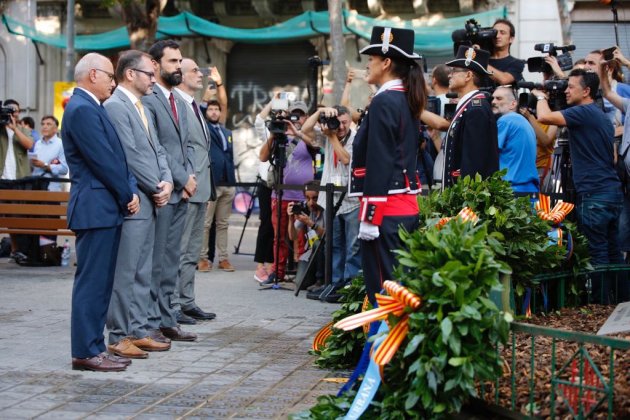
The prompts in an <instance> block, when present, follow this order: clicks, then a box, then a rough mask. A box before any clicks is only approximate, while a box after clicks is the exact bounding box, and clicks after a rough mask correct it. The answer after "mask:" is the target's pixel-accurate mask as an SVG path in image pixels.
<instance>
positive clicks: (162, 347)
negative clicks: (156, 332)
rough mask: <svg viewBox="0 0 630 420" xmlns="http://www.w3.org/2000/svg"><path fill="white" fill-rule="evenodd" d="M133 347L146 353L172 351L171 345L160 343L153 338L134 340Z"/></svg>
mask: <svg viewBox="0 0 630 420" xmlns="http://www.w3.org/2000/svg"><path fill="white" fill-rule="evenodd" d="M132 342H133V345H134V346H136V347H138V348H139V349H140V350H144V351H167V350H170V349H171V343H160V342H158V341H155V340H154V339H152V338H151V337H144V338H140V339H138V340H133V341H132Z"/></svg>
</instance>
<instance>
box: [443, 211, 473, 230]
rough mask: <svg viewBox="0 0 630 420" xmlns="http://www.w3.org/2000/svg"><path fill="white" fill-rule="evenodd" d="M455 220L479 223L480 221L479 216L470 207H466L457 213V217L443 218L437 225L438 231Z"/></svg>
mask: <svg viewBox="0 0 630 420" xmlns="http://www.w3.org/2000/svg"><path fill="white" fill-rule="evenodd" d="M453 219H461V220H462V221H463V222H473V223H477V222H478V221H479V216H477V214H475V212H474V211H473V210H472V209H471V208H470V207H464V208H463V209H461V210H460V211H459V213H457V216H455V217H442V218H441V219H440V220H439V221H438V222H437V224H436V226H437V227H438V229H441V228H442V226H444V225H445V224H447V223H448V222H449V221H450V220H453Z"/></svg>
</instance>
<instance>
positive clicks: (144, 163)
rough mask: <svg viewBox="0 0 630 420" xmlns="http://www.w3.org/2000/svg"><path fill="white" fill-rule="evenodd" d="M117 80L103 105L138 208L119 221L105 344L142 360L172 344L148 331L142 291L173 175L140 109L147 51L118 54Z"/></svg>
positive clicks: (148, 72)
mask: <svg viewBox="0 0 630 420" xmlns="http://www.w3.org/2000/svg"><path fill="white" fill-rule="evenodd" d="M116 80H117V81H118V87H116V90H115V91H114V93H113V94H112V97H111V98H109V99H108V100H107V101H106V102H105V104H104V106H105V110H106V111H107V115H109V118H110V119H111V120H112V123H113V124H114V128H115V129H116V132H117V133H118V137H119V138H120V142H121V143H122V145H123V149H124V150H125V154H126V156H127V165H129V169H130V170H131V172H132V173H133V174H134V176H135V177H136V180H137V181H138V190H139V192H138V195H139V196H140V201H141V202H142V207H141V209H140V212H139V213H138V214H136V215H134V216H129V217H126V218H125V221H124V222H123V227H122V234H121V237H120V247H119V248H118V258H117V262H116V272H115V275H114V289H113V293H112V300H111V302H110V304H109V311H108V312H107V329H108V330H109V343H110V345H109V347H108V348H109V350H110V351H111V352H112V353H114V354H117V355H118V356H123V357H130V358H134V359H135V358H137V359H144V358H146V357H147V356H148V354H147V352H148V351H165V350H169V349H170V347H171V344H170V343H164V342H159V341H156V340H155V339H153V338H151V336H150V332H149V328H148V321H147V317H148V315H149V310H150V306H151V301H150V299H147V296H149V294H150V293H151V271H152V263H153V258H152V255H153V245H154V242H155V215H156V209H157V208H159V207H163V206H165V205H166V203H167V202H168V199H169V198H170V195H171V191H172V189H173V180H172V178H171V171H170V170H169V169H168V163H167V162H166V154H165V153H164V149H163V148H162V147H161V146H160V143H158V142H157V135H156V133H155V126H154V123H153V120H150V119H149V118H150V117H151V115H150V114H149V113H145V112H144V107H143V106H142V102H141V101H140V98H142V97H143V96H145V95H150V94H151V92H152V90H153V84H154V83H155V73H154V69H153V62H152V59H151V56H149V55H148V54H146V53H143V52H141V51H136V50H130V51H125V52H123V53H121V54H120V57H119V58H118V64H117V66H116ZM147 114H149V115H148V116H147ZM138 238H142V240H140V241H139V240H138Z"/></svg>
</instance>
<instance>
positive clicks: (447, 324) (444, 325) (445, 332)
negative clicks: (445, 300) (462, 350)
mask: <svg viewBox="0 0 630 420" xmlns="http://www.w3.org/2000/svg"><path fill="white" fill-rule="evenodd" d="M440 328H441V329H442V342H443V343H444V344H446V342H447V341H448V337H449V336H450V335H451V332H452V331H453V323H452V322H451V320H450V318H444V319H443V320H442V322H441V323H440Z"/></svg>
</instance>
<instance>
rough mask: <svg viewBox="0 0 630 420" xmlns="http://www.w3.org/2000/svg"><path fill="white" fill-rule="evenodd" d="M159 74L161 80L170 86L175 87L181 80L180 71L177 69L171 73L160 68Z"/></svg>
mask: <svg viewBox="0 0 630 420" xmlns="http://www.w3.org/2000/svg"><path fill="white" fill-rule="evenodd" d="M160 76H161V77H162V80H164V82H165V83H166V84H168V85H169V86H170V87H175V86H177V85H179V84H180V83H181V82H182V72H181V71H180V70H177V71H175V72H173V73H166V72H165V71H163V70H161V69H160Z"/></svg>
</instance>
